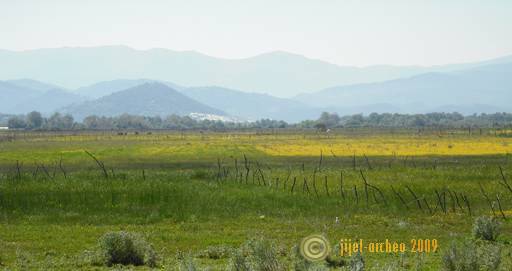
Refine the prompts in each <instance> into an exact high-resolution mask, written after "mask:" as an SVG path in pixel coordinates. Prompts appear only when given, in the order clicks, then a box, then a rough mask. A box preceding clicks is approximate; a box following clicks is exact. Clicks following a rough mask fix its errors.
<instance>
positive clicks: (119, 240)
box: [99, 231, 157, 267]
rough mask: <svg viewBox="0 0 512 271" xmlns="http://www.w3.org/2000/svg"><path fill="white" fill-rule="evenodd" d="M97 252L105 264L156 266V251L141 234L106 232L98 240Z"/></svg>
mask: <svg viewBox="0 0 512 271" xmlns="http://www.w3.org/2000/svg"><path fill="white" fill-rule="evenodd" d="M99 250H100V251H99V252H100V253H99V254H100V257H101V258H102V261H103V263H104V264H106V265H107V266H112V265H115V264H122V265H130V264H131V265H147V266H150V267H154V266H156V258H157V257H156V253H155V251H154V250H153V248H152V246H151V245H150V244H149V243H147V242H146V241H145V240H144V239H143V238H142V237H141V236H139V235H137V234H134V233H130V232H124V231H120V232H108V233H106V234H105V235H103V236H102V237H101V238H100V240H99Z"/></svg>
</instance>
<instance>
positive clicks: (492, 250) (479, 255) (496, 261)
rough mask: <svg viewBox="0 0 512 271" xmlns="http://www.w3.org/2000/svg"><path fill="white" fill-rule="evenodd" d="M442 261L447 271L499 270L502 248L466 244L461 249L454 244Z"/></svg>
mask: <svg viewBox="0 0 512 271" xmlns="http://www.w3.org/2000/svg"><path fill="white" fill-rule="evenodd" d="M442 261H443V270H446V271H479V270H488V271H491V270H498V268H499V266H500V264H501V248H500V247H499V246H497V245H495V244H494V243H485V242H483V243H482V242H465V243H463V244H462V245H461V246H460V247H458V246H457V245H456V244H455V243H452V245H451V246H450V248H449V249H448V250H447V251H446V252H445V254H444V255H443V259H442Z"/></svg>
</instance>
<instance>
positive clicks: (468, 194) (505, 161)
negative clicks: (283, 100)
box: [0, 128, 512, 270]
mask: <svg viewBox="0 0 512 271" xmlns="http://www.w3.org/2000/svg"><path fill="white" fill-rule="evenodd" d="M510 153H512V136H510V132H507V131H505V132H503V131H500V132H498V133H497V132H496V131H492V130H486V131H481V130H480V131H478V132H475V131H473V132H471V131H468V130H416V129H396V130H394V129H363V128H360V129H339V130H334V131H331V132H329V133H325V132H318V131H316V130H291V129H283V130H279V129H277V130H246V131H220V132H211V131H186V132H177V131H150V132H149V131H144V132H142V131H127V132H126V133H125V132H123V133H121V132H114V131H106V132H104V131H102V132H100V131H83V132H23V131H14V132H12V131H5V132H1V133H0V268H4V269H6V270H77V269H80V270H103V269H109V267H106V266H97V265H95V264H93V263H91V261H90V260H89V252H90V251H91V250H93V249H94V248H95V246H96V245H97V241H98V238H100V237H101V236H102V235H103V234H104V233H106V232H109V231H119V230H124V231H130V232H135V233H138V234H141V235H142V236H144V237H145V238H146V239H147V240H148V241H149V242H150V243H151V244H153V246H154V248H155V250H156V252H157V254H158V257H159V260H158V265H157V267H156V268H157V269H162V270H175V267H176V262H177V259H176V258H177V257H176V255H177V253H179V252H185V253H189V254H190V255H193V256H192V258H193V259H194V261H195V262H197V264H198V266H200V267H201V268H206V267H207V266H208V267H209V268H211V269H209V270H225V269H224V268H225V266H226V264H227V262H228V261H229V259H228V258H229V257H227V256H225V255H222V256H219V257H216V256H215V257H213V256H211V255H210V254H212V253H211V251H214V250H216V249H217V250H219V249H221V248H226V247H227V248H229V247H233V248H235V247H238V246H240V245H241V244H243V243H244V242H245V241H247V240H249V239H251V238H255V237H264V238H267V239H269V240H272V241H273V242H275V244H277V246H278V247H279V249H280V251H282V255H281V256H282V258H284V259H285V260H284V261H286V260H287V259H288V256H289V254H290V249H291V248H292V247H293V246H294V245H297V244H298V243H299V242H300V240H301V239H302V238H303V237H306V236H308V235H311V234H323V235H324V236H326V237H327V238H328V239H329V241H330V242H331V243H332V246H335V244H336V243H337V242H338V240H340V239H352V240H357V239H363V240H365V241H366V242H379V241H384V240H386V239H389V240H393V241H397V242H404V243H406V244H409V243H410V240H411V239H414V240H417V239H421V240H424V239H429V240H432V239H436V240H438V242H439V250H438V251H436V252H422V253H416V252H410V251H408V252H405V253H364V254H363V257H364V259H365V263H366V269H365V270H440V269H441V262H442V254H443V251H445V250H447V249H448V247H449V246H450V244H451V243H452V242H462V241H464V240H466V239H468V238H470V236H471V232H472V225H473V222H474V220H475V218H476V217H479V216H482V215H486V216H493V217H496V219H499V221H500V222H501V231H502V234H501V235H500V237H499V238H498V240H497V243H498V244H499V246H500V247H502V250H501V252H500V253H501V254H502V258H503V262H502V267H501V268H502V269H500V270H510V269H509V268H510V267H511V266H512V265H511V264H512V263H511V261H512V256H511V252H512V249H511V247H512V245H511V243H512V236H511V234H512V223H511V222H510V217H511V216H512V188H511V185H512V163H511V162H512V158H511V157H510ZM205 255H206V256H205ZM208 255H210V256H208ZM347 261H348V257H347ZM385 266H395V267H396V266H399V268H400V269H385ZM116 268H127V269H149V267H134V266H130V267H116Z"/></svg>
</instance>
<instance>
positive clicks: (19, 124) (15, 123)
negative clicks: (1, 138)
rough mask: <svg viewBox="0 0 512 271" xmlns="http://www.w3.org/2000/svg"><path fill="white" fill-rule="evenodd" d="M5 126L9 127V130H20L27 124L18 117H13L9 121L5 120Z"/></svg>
mask: <svg viewBox="0 0 512 271" xmlns="http://www.w3.org/2000/svg"><path fill="white" fill-rule="evenodd" d="M7 126H9V128H14V129H21V128H26V127H27V123H26V122H25V119H24V118H22V117H19V116H14V117H10V118H9V120H7Z"/></svg>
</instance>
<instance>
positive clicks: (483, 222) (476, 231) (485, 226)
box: [473, 216, 500, 241]
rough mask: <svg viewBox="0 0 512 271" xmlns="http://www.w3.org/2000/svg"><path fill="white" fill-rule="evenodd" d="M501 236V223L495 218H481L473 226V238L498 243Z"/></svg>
mask: <svg viewBox="0 0 512 271" xmlns="http://www.w3.org/2000/svg"><path fill="white" fill-rule="evenodd" d="M499 234H500V222H499V221H498V220H497V219H496V218H493V217H488V216H480V217H478V218H477V219H476V220H475V223H474V224H473V237H475V238H477V239H482V240H486V241H496V239H497V238H498V236H499Z"/></svg>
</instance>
